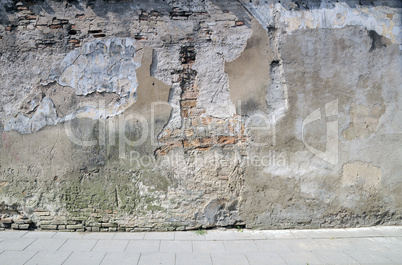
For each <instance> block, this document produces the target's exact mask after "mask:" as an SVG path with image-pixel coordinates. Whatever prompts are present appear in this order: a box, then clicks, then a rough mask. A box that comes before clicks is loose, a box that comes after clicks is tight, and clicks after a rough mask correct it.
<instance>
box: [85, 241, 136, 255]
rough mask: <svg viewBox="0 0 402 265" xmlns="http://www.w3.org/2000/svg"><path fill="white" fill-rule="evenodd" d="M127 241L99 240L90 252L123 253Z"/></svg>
mask: <svg viewBox="0 0 402 265" xmlns="http://www.w3.org/2000/svg"><path fill="white" fill-rule="evenodd" d="M128 242H129V240H112V239H99V240H98V242H97V243H96V244H95V246H94V247H93V249H92V251H101V252H124V251H125V250H126V248H127V245H128Z"/></svg>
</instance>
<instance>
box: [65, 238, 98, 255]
mask: <svg viewBox="0 0 402 265" xmlns="http://www.w3.org/2000/svg"><path fill="white" fill-rule="evenodd" d="M96 242H97V240H95V239H68V240H67V241H66V242H65V243H64V244H63V245H62V246H61V247H60V248H59V250H60V251H76V252H81V251H84V252H89V251H91V250H92V248H93V247H94V246H95V244H96Z"/></svg>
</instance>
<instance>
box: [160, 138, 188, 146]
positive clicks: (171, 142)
mask: <svg viewBox="0 0 402 265" xmlns="http://www.w3.org/2000/svg"><path fill="white" fill-rule="evenodd" d="M161 143H162V144H163V145H166V146H169V147H182V146H183V142H182V141H181V140H180V139H174V138H173V139H172V138H168V139H164V138H162V139H161Z"/></svg>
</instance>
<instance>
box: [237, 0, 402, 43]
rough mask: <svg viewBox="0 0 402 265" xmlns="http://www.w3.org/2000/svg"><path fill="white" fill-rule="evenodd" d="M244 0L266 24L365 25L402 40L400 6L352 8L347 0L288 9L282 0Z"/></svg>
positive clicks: (291, 28)
mask: <svg viewBox="0 0 402 265" xmlns="http://www.w3.org/2000/svg"><path fill="white" fill-rule="evenodd" d="M242 3H243V5H244V6H245V7H246V8H247V9H248V10H249V11H250V12H251V13H252V14H253V15H254V16H255V18H256V19H257V20H258V21H259V22H260V23H261V24H262V25H263V26H264V28H268V27H269V26H273V25H274V24H275V23H277V22H279V23H280V24H283V25H284V26H285V28H284V29H285V30H286V31H287V32H288V33H292V32H293V31H295V30H298V29H309V28H310V29H315V28H343V27H346V26H362V27H365V28H366V29H368V30H374V31H375V32H377V34H378V35H380V36H384V37H386V38H388V39H390V40H391V41H392V43H397V44H402V34H401V25H402V17H401V13H400V11H398V9H397V8H389V7H384V6H376V7H366V6H359V5H357V6H356V8H351V7H349V6H348V5H347V4H346V3H333V4H334V5H335V7H334V8H331V9H328V8H319V9H312V10H287V9H285V8H284V7H283V6H282V5H281V4H279V3H276V4H271V3H262V1H261V2H260V3H259V4H256V3H255V1H252V2H251V1H250V2H249V1H245V0H242ZM277 12H280V17H279V20H278V21H276V17H275V16H276V13H277ZM276 26H278V25H276Z"/></svg>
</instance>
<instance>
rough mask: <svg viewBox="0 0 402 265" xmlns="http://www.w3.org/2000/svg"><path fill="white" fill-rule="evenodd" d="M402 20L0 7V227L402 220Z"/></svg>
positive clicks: (144, 8)
mask: <svg viewBox="0 0 402 265" xmlns="http://www.w3.org/2000/svg"><path fill="white" fill-rule="evenodd" d="M401 8H402V6H401V5H400V2H399V1H388V2H387V3H383V2H381V1H374V2H371V3H365V2H364V3H362V2H358V1H336V2H335V1H333V2H332V1H330V2H328V1H326V2H324V1H319V0H316V1H309V2H307V1H283V2H282V3H276V2H274V1H153V2H152V3H147V2H141V3H137V2H135V3H134V2H133V3H131V2H127V1H121V2H120V1H115V2H114V3H109V2H102V1H76V2H70V1H68V2H63V1H57V2H56V1H20V2H16V1H4V0H3V1H1V2H0V65H1V69H2V71H1V73H0V77H1V82H0V131H1V139H0V201H1V202H2V203H1V207H0V214H1V215H0V225H1V227H3V228H10V227H11V228H13V229H28V228H35V227H37V228H40V229H58V230H69V231H144V230H146V231H147V230H185V229H196V228H199V227H216V226H238V225H241V226H246V227H250V228H290V227H346V226H365V225H376V224H400V223H401V207H402V198H401V196H400V194H401V189H402V176H401V173H400V172H402V168H401V160H402V153H401V149H400V148H397V147H398V146H400V145H401V133H402V120H401V117H402V115H401V110H400V106H401V95H402V78H401V74H400V73H401V47H402V46H401V44H402V41H401ZM311 115H312V116H311ZM309 117H310V118H309ZM312 117H314V118H312ZM306 121H309V122H308V123H307V122H306ZM334 147H335V148H334ZM328 156H331V159H327V160H326V159H325V158H326V157H328ZM334 161H336V162H335V163H334Z"/></svg>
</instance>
